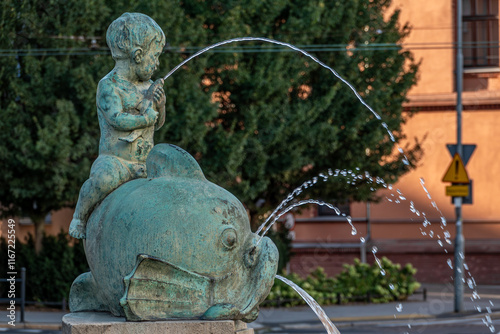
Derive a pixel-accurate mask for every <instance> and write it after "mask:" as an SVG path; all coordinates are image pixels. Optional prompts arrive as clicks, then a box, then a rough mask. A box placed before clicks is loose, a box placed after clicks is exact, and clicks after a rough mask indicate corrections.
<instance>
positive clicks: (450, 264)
mask: <svg viewBox="0 0 500 334" xmlns="http://www.w3.org/2000/svg"><path fill="white" fill-rule="evenodd" d="M446 262H447V263H448V266H449V267H450V268H451V269H453V263H452V262H451V259H448V260H446Z"/></svg>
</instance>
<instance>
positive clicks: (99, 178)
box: [69, 155, 132, 239]
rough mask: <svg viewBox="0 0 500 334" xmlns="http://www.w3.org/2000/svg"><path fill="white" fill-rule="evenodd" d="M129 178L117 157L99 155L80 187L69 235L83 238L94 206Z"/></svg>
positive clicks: (128, 173) (129, 175)
mask: <svg viewBox="0 0 500 334" xmlns="http://www.w3.org/2000/svg"><path fill="white" fill-rule="evenodd" d="M130 179H132V175H131V174H130V171H129V170H128V168H126V167H125V166H124V165H123V164H122V163H121V162H120V161H119V160H118V159H117V158H115V157H112V156H107V155H103V156H99V157H98V158H97V160H96V161H95V162H94V164H93V165H92V168H91V170H90V177H89V179H88V180H87V181H85V183H84V184H83V186H82V188H81V189H80V195H79V197H78V202H77V204H76V208H75V213H74V214H73V219H72V220H71V224H70V226H69V235H71V236H72V237H73V238H77V239H85V238H86V235H85V232H86V226H87V219H88V217H89V215H90V214H91V213H92V211H93V209H94V208H95V206H96V205H97V204H98V203H99V202H101V201H102V200H103V199H104V198H105V197H106V196H107V195H108V194H110V193H111V192H112V191H113V190H115V189H116V188H118V187H119V186H120V185H121V184H123V183H125V182H127V181H129V180H130Z"/></svg>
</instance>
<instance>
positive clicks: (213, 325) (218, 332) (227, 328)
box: [62, 312, 254, 334]
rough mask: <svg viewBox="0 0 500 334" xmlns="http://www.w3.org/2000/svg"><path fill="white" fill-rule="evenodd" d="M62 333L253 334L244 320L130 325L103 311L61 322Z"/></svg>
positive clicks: (139, 323) (71, 317)
mask: <svg viewBox="0 0 500 334" xmlns="http://www.w3.org/2000/svg"><path fill="white" fill-rule="evenodd" d="M62 323H63V324H62V332H63V334H103V333H106V334H253V333H254V331H253V329H251V328H247V325H246V324H245V323H244V322H241V321H232V320H219V321H202V320H172V321H143V322H130V321H128V322H127V321H125V318H117V317H114V316H112V315H111V314H109V313H104V312H77V313H70V314H66V315H65V316H64V317H63V319H62Z"/></svg>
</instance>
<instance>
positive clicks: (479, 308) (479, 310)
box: [476, 305, 482, 313]
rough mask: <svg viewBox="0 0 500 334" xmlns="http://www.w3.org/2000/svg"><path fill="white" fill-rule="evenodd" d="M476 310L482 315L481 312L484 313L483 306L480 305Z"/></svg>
mask: <svg viewBox="0 0 500 334" xmlns="http://www.w3.org/2000/svg"><path fill="white" fill-rule="evenodd" d="M476 310H477V311H478V312H479V313H481V311H482V309H481V306H479V305H478V306H476Z"/></svg>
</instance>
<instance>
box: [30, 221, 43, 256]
mask: <svg viewBox="0 0 500 334" xmlns="http://www.w3.org/2000/svg"><path fill="white" fill-rule="evenodd" d="M31 221H32V222H33V224H34V225H35V252H36V254H40V252H41V251H42V240H43V234H44V232H45V219H44V218H39V217H37V218H34V217H32V218H31Z"/></svg>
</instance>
